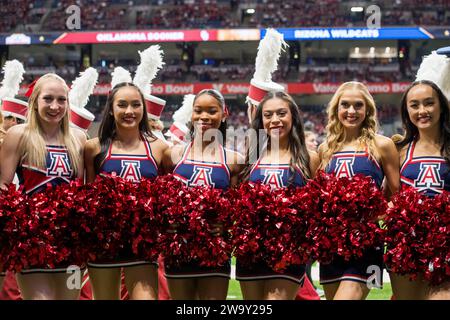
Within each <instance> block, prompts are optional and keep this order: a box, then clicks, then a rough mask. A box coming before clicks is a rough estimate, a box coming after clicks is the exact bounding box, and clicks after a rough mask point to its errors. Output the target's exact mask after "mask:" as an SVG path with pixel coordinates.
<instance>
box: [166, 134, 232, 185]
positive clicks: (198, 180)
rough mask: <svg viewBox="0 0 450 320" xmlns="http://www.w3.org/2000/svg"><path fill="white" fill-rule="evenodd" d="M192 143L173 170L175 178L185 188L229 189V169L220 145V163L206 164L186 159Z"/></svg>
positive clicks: (223, 149)
mask: <svg viewBox="0 0 450 320" xmlns="http://www.w3.org/2000/svg"><path fill="white" fill-rule="evenodd" d="M191 148H192V142H191V143H190V144H189V145H187V147H186V149H185V150H184V153H183V156H182V158H181V160H180V161H179V162H178V164H177V165H176V166H175V169H174V170H173V174H174V176H175V177H176V178H178V179H179V180H181V181H183V182H184V183H185V184H186V185H187V186H200V185H206V186H211V187H212V188H216V189H228V188H229V187H230V169H229V168H228V166H227V164H226V150H225V148H224V147H223V146H222V145H220V147H219V148H220V152H219V154H220V162H207V161H198V160H192V159H188V158H187V157H188V155H189V151H190V150H191Z"/></svg>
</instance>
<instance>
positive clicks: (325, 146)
mask: <svg viewBox="0 0 450 320" xmlns="http://www.w3.org/2000/svg"><path fill="white" fill-rule="evenodd" d="M326 149H327V145H326V142H325V141H324V142H322V143H321V144H320V146H319V148H318V149H317V156H318V157H319V158H320V156H321V155H322V154H323V153H324V152H325V150H326Z"/></svg>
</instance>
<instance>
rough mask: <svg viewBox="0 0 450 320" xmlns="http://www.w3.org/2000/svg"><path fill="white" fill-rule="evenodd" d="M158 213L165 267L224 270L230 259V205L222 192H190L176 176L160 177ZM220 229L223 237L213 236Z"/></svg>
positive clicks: (209, 189) (158, 179)
mask: <svg viewBox="0 0 450 320" xmlns="http://www.w3.org/2000/svg"><path fill="white" fill-rule="evenodd" d="M155 184H156V185H158V186H160V187H159V188H160V189H159V190H158V191H157V192H158V194H159V197H158V201H157V208H158V209H157V210H158V212H159V214H160V217H161V223H162V230H161V237H160V248H161V251H162V253H163V255H164V263H165V264H166V265H168V266H179V265H182V264H185V263H198V264H199V265H200V266H206V267H218V266H223V265H224V264H225V263H226V262H227V261H228V260H229V259H230V257H231V245H230V244H229V241H228V237H229V235H228V232H227V231H228V229H229V228H230V226H231V224H232V223H231V219H230V216H229V202H228V201H227V199H226V198H224V197H223V196H222V192H221V191H220V190H215V189H212V188H209V187H192V188H188V187H187V186H186V185H185V184H184V183H182V182H181V181H179V180H178V179H176V178H174V176H173V175H166V176H160V177H157V179H156V180H155ZM217 226H219V228H220V229H222V230H223V233H219V234H214V233H213V232H211V231H213V229H215V228H216V227H217Z"/></svg>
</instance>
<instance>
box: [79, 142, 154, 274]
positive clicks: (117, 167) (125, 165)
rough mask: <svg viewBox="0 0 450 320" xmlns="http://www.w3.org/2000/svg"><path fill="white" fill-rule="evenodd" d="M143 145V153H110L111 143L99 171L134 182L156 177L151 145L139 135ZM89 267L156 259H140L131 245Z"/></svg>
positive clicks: (129, 263) (135, 264) (133, 264)
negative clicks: (110, 259)
mask: <svg viewBox="0 0 450 320" xmlns="http://www.w3.org/2000/svg"><path fill="white" fill-rule="evenodd" d="M141 139H142V140H143V142H144V145H145V154H143V155H140V154H116V153H114V154H113V153H112V152H111V149H112V144H111V145H110V147H109V149H108V154H107V156H106V158H105V160H104V161H103V164H102V166H101V168H100V173H107V174H111V173H115V174H116V175H117V176H119V177H121V178H123V179H125V180H129V181H132V182H135V183H139V182H140V181H141V179H142V178H148V179H151V178H156V176H157V175H158V165H157V164H156V161H155V159H154V157H153V155H152V151H151V147H150V144H149V142H148V141H147V139H145V138H144V137H141ZM87 265H88V267H89V268H120V267H130V266H137V265H157V262H156V261H142V260H140V259H138V258H137V257H136V255H135V254H133V251H132V248H131V245H130V246H129V247H126V248H124V249H123V250H121V252H118V253H117V259H114V261H106V260H100V261H95V262H90V261H88V264H87Z"/></svg>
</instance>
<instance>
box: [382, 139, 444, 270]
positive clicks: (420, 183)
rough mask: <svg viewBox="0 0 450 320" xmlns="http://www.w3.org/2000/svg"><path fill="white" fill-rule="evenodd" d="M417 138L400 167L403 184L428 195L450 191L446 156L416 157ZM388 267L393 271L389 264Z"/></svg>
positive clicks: (409, 147)
mask: <svg viewBox="0 0 450 320" xmlns="http://www.w3.org/2000/svg"><path fill="white" fill-rule="evenodd" d="M416 142H417V141H416V139H414V140H413V141H412V142H410V143H409V145H408V149H407V151H406V157H405V160H404V161H403V163H402V166H401V167H400V181H401V186H402V187H403V186H410V187H413V188H414V189H416V190H417V191H418V192H423V193H424V194H425V195H426V196H428V197H434V196H436V195H438V194H440V193H442V192H443V191H450V165H449V164H448V162H447V161H446V160H445V158H444V157H437V156H420V157H414V149H415V146H416ZM386 269H387V270H388V271H391V270H390V268H389V265H386Z"/></svg>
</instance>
